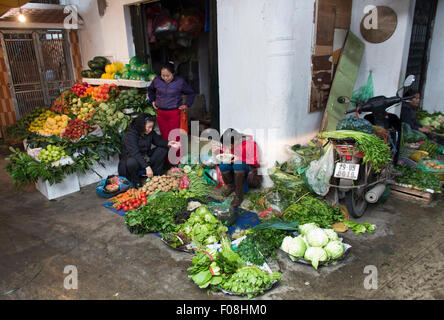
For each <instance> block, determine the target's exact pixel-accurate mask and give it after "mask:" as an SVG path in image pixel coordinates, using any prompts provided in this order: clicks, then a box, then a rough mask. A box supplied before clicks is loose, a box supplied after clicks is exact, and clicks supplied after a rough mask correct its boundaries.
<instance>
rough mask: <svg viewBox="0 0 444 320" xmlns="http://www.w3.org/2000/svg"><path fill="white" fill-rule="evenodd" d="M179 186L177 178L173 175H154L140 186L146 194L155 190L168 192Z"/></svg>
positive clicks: (150, 193)
mask: <svg viewBox="0 0 444 320" xmlns="http://www.w3.org/2000/svg"><path fill="white" fill-rule="evenodd" d="M178 188H179V178H178V177H175V176H167V175H163V176H154V177H153V178H152V179H151V180H150V181H148V182H147V183H145V185H144V186H143V187H142V188H141V189H142V191H143V192H145V193H146V194H147V195H148V196H150V195H152V194H153V193H154V192H156V191H163V192H168V191H170V190H171V189H178Z"/></svg>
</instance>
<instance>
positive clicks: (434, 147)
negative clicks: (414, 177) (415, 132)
mask: <svg viewBox="0 0 444 320" xmlns="http://www.w3.org/2000/svg"><path fill="white" fill-rule="evenodd" d="M438 148H439V144H437V143H436V142H433V141H430V140H425V141H424V144H423V145H422V146H420V147H419V150H421V151H425V152H427V153H428V154H429V156H430V157H434V156H436V154H437V153H438Z"/></svg>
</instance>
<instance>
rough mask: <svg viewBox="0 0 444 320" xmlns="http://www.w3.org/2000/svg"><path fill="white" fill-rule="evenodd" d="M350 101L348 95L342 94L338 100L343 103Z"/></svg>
mask: <svg viewBox="0 0 444 320" xmlns="http://www.w3.org/2000/svg"><path fill="white" fill-rule="evenodd" d="M350 101H351V100H350V98H349V97H346V96H340V97H339V98H338V102H339V103H341V104H344V103H350Z"/></svg>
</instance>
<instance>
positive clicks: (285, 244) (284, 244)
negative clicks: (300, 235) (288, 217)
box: [281, 236, 293, 253]
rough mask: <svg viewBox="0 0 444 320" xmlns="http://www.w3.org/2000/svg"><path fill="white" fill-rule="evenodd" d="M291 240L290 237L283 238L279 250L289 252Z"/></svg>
mask: <svg viewBox="0 0 444 320" xmlns="http://www.w3.org/2000/svg"><path fill="white" fill-rule="evenodd" d="M292 241H293V238H292V237H290V236H287V237H285V238H284V240H282V244H281V249H282V250H283V251H284V252H287V253H288V252H290V244H291V243H292Z"/></svg>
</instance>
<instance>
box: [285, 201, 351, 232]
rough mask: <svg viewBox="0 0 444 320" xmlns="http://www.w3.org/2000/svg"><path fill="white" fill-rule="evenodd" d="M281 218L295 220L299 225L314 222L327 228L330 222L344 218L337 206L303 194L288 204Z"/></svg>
mask: <svg viewBox="0 0 444 320" xmlns="http://www.w3.org/2000/svg"><path fill="white" fill-rule="evenodd" d="M283 218H284V219H285V220H287V221H297V222H298V223H299V224H300V225H301V224H306V223H309V222H314V223H316V224H317V225H319V226H320V227H321V228H329V227H331V225H332V224H334V223H336V222H341V221H343V220H344V217H343V215H342V213H341V210H340V209H339V208H338V207H332V206H330V205H329V204H327V203H326V202H324V201H322V200H319V199H317V198H315V197H313V196H311V195H305V196H303V197H302V198H301V199H300V200H299V201H298V202H295V203H293V204H292V205H290V206H289V207H288V208H287V209H286V210H285V211H284V212H283Z"/></svg>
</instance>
